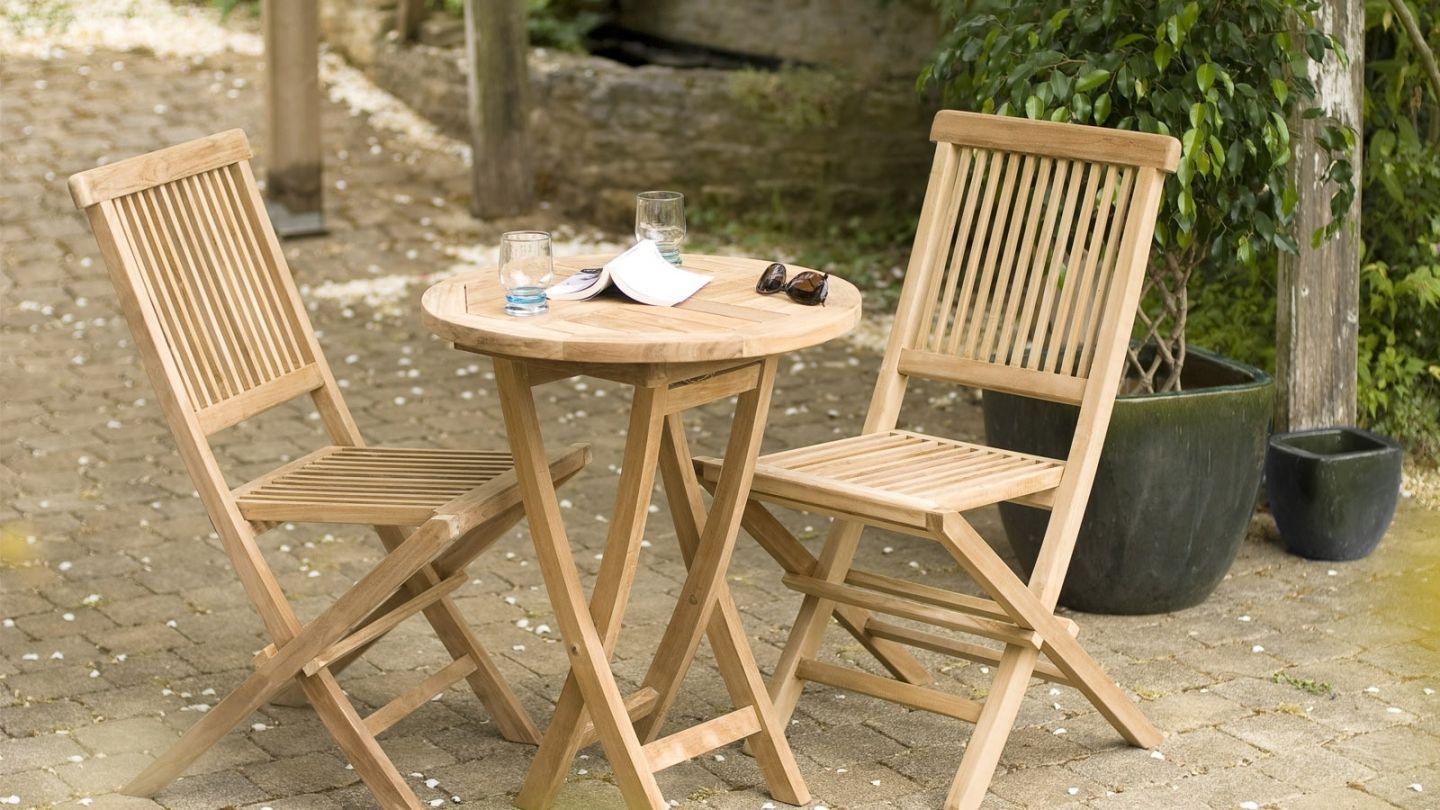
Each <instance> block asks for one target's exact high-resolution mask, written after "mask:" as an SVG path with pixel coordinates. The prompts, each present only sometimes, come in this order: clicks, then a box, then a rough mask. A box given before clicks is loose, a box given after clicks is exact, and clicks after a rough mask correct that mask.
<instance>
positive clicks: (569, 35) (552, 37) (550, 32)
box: [438, 0, 605, 52]
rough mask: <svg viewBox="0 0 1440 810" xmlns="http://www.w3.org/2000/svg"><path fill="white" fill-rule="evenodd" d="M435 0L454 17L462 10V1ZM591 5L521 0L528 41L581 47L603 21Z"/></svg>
mask: <svg viewBox="0 0 1440 810" xmlns="http://www.w3.org/2000/svg"><path fill="white" fill-rule="evenodd" d="M438 2H439V4H440V6H441V7H442V8H444V9H445V10H446V11H447V12H449V13H451V14H453V15H455V16H457V17H458V16H461V15H462V14H464V13H465V0H438ZM478 2H489V0H478ZM595 5H596V3H594V2H587V0H525V6H526V12H527V13H526V17H525V20H526V26H527V28H528V30H529V33H530V44H531V45H535V46H538V47H543V48H556V49H558V50H562V51H576V52H578V51H583V50H585V37H586V36H587V35H589V33H590V32H591V31H593V30H594V29H595V27H596V26H598V25H599V24H600V23H602V22H604V21H605V16H604V15H603V14H601V13H599V12H597V11H595V10H594V9H593V8H591V6H595Z"/></svg>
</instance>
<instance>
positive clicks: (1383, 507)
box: [1265, 427, 1401, 560]
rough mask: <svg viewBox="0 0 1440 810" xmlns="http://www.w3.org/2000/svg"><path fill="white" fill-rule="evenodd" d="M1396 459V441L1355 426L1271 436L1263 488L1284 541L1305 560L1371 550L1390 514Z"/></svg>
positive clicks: (1396, 494) (1346, 556) (1352, 556)
mask: <svg viewBox="0 0 1440 810" xmlns="http://www.w3.org/2000/svg"><path fill="white" fill-rule="evenodd" d="M1400 457H1401V452H1400V445H1398V444H1396V443H1395V442H1394V441H1392V440H1391V439H1388V438H1386V437H1384V436H1378V435H1376V434H1374V433H1371V432H1369V431H1368V430H1360V429H1359V428H1351V427H1341V428H1322V429H1320V430H1302V431H1297V432H1295V433H1277V434H1275V435H1274V436H1271V437H1270V448H1269V450H1267V451H1266V453H1265V488H1266V491H1267V492H1268V493H1269V495H1270V511H1271V512H1272V513H1273V514H1274V515H1275V525H1276V527H1277V528H1278V529H1279V530H1280V539H1282V540H1284V541H1285V547H1286V548H1287V549H1289V550H1290V553H1292V554H1298V555H1300V556H1301V557H1308V558H1310V559H1312V560H1358V559H1360V558H1361V557H1364V556H1366V555H1367V554H1369V553H1370V552H1372V551H1374V550H1375V546H1377V545H1379V543H1380V538H1381V537H1384V536H1385V530H1386V529H1388V528H1390V520H1391V518H1393V517H1395V502H1396V499H1397V498H1398V497H1399V495H1400Z"/></svg>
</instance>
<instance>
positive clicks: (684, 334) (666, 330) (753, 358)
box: [421, 254, 860, 810]
mask: <svg viewBox="0 0 1440 810" xmlns="http://www.w3.org/2000/svg"><path fill="white" fill-rule="evenodd" d="M606 258H607V257H595V256H591V257H577V258H571V259H560V260H557V261H556V266H557V270H558V271H559V272H560V273H562V274H563V273H565V272H566V271H574V270H577V269H579V268H581V267H585V266H595V265H596V264H598V263H601V262H603V261H605V260H606ZM766 264H767V262H765V261H762V260H757V259H743V258H733V257H711V256H698V255H688V254H687V255H686V256H685V257H684V266H685V267H686V268H689V269H694V270H699V271H702V272H707V273H711V274H713V276H714V280H713V281H711V282H710V284H708V285H707V286H706V287H704V288H703V289H702V290H701V291H700V292H699V293H697V294H696V295H695V296H693V297H692V298H691V299H689V300H687V301H685V302H684V303H682V304H680V305H679V306H677V307H674V308H661V307H649V306H644V305H640V304H635V303H631V302H629V301H626V300H624V299H622V298H618V297H611V296H610V295H608V294H607V295H602V296H601V297H599V298H597V299H594V300H591V301H557V302H551V304H550V312H548V313H546V314H544V315H539V316H534V317H530V318H514V317H511V316H508V315H505V314H504V313H503V312H502V307H503V302H504V294H503V290H502V289H501V288H500V284H499V279H498V277H497V275H496V272H495V270H494V269H493V268H492V269H487V270H481V271H478V272H474V273H467V274H463V275H459V276H455V277H453V278H450V279H448V280H445V281H442V282H440V283H439V284H437V285H435V286H434V287H431V288H430V289H429V290H428V291H426V293H425V296H424V298H423V300H422V303H421V307H422V309H423V311H424V319H425V323H426V325H427V327H429V328H430V329H431V330H432V331H433V332H435V333H436V334H438V335H440V336H441V337H443V338H446V339H448V340H450V341H452V342H453V343H454V344H455V346H456V348H460V349H465V350H467V351H472V352H477V353H480V354H485V355H489V356H491V357H492V358H493V360H494V364H495V377H496V382H497V385H498V387H499V393H500V401H501V407H502V410H503V413H504V418H505V426H506V430H507V432H508V434H509V440H510V446H511V449H512V452H513V455H514V457H515V470H516V473H517V475H518V476H519V479H520V485H521V492H522V495H523V499H524V503H525V510H526V513H527V515H528V517H529V522H530V532H531V536H532V538H533V540H534V543H535V551H536V554H537V556H538V558H539V562H540V567H541V571H542V572H543V574H544V577H545V585H546V588H547V590H548V591H549V596H550V602H551V605H552V606H553V607H554V610H555V614H556V622H557V624H558V625H559V626H560V634H561V637H562V638H563V640H564V644H565V650H566V653H567V654H568V655H569V658H570V664H571V670H570V675H569V677H568V678H567V679H566V681H565V686H564V688H563V689H562V691H561V694H560V699H559V702H558V703H557V705H556V708H555V714H554V716H553V718H552V719H551V721H550V726H549V728H548V730H547V731H546V733H545V737H544V740H543V741H542V742H541V745H540V750H539V752H538V754H537V755H536V758H535V761H534V763H533V764H532V765H531V767H530V772H529V773H528V775H527V776H526V778H525V783H524V786H523V787H522V788H521V790H520V793H519V795H518V796H517V798H516V802H515V803H516V805H518V806H519V807H522V808H526V809H527V810H540V808H547V807H550V806H551V805H552V804H553V803H554V799H555V796H556V793H557V792H558V791H559V789H560V787H561V785H562V784H563V783H564V781H565V775H566V773H567V772H568V771H569V768H570V764H571V762H572V761H573V759H574V757H575V755H576V753H577V752H578V751H579V749H580V748H581V747H583V746H585V745H588V744H590V743H592V742H594V741H596V740H597V739H598V740H599V741H600V743H601V744H602V746H603V747H604V749H605V753H606V754H607V756H608V757H609V760H610V763H611V766H612V767H613V768H614V772H615V779H616V782H617V784H618V785H619V787H620V791H621V793H622V794H623V795H624V798H625V802H626V804H627V805H628V806H630V807H650V808H656V809H657V810H658V809H659V808H664V807H666V806H667V805H666V803H665V799H664V797H663V796H662V795H661V793H660V788H659V786H658V784H657V783H656V780H655V773H656V772H658V771H660V770H663V769H665V768H667V767H670V766H671V765H675V764H677V763H680V762H683V761H685V760H687V759H691V758H693V757H696V756H699V755H700V754H703V753H705V752H707V751H711V750H714V749H715V748H718V747H720V746H722V745H726V744H728V743H731V742H734V741H736V740H740V739H747V738H748V739H749V741H750V744H751V747H752V750H753V751H754V753H755V758H756V761H757V763H758V764H759V766H760V770H761V772H762V773H763V775H764V777H765V781H766V782H767V784H768V785H769V787H770V793H771V795H772V796H773V797H774V798H776V799H778V800H780V801H783V802H787V803H789V804H804V803H806V802H807V801H809V791H808V789H807V788H806V786H805V782H804V780H803V779H802V778H801V776H800V773H799V771H798V769H797V768H796V764H795V759H794V756H793V755H792V754H791V752H790V747H789V745H788V743H787V742H786V740H785V729H784V727H783V726H782V725H781V724H780V723H778V722H777V721H776V719H775V715H774V711H773V707H772V705H771V702H770V697H769V695H768V694H767V692H766V691H765V684H764V682H763V681H762V680H761V676H760V673H759V671H758V670H757V668H756V666H755V659H754V657H753V655H752V654H751V651H750V645H749V643H748V642H747V641H746V639H745V631H744V628H743V627H742V626H741V623H740V616H739V612H738V611H737V610H736V607H735V604H734V602H733V600H732V599H731V597H730V592H729V589H728V588H727V587H726V585H725V571H726V569H727V567H728V565H729V562H730V555H731V552H732V550H733V549H734V546H735V538H736V535H737V533H738V531H739V528H740V518H741V514H742V513H743V511H744V509H745V502H746V497H747V495H748V493H749V490H750V481H751V477H752V475H753V473H754V466H755V459H756V456H757V455H758V453H759V450H760V441H761V437H762V435H763V433H764V427H765V417H766V412H767V410H768V409H769V406H770V396H771V392H772V390H773V386H774V380H775V368H776V363H777V361H778V357H779V355H782V354H784V353H786V352H789V351H793V350H796V349H801V348H805V347H807V346H814V345H816V344H819V343H822V342H824V341H826V340H829V339H831V338H834V337H837V336H839V335H842V334H844V333H845V332H847V331H849V330H850V329H851V328H852V327H854V325H855V324H856V323H857V322H858V321H859V319H860V294H859V292H858V291H857V290H856V289H855V287H854V286H853V285H851V284H849V283H848V282H846V281H844V280H842V279H838V278H833V277H832V278H831V279H830V296H829V300H828V301H827V302H826V305H825V306H802V305H800V304H797V303H794V302H792V301H790V300H789V299H788V298H787V297H786V296H785V295H784V294H780V295H774V296H761V295H759V294H757V293H756V292H755V291H754V287H755V282H756V280H757V279H758V278H759V276H760V273H761V271H763V270H764V268H765V266H766ZM802 269H804V268H795V267H792V268H791V271H792V272H798V271H800V270H802ZM576 375H587V376H593V377H599V378H602V379H607V380H613V381H615V382H621V383H628V384H630V385H633V386H634V397H633V400H632V402H631V411H630V422H629V432H628V433H627V435H626V443H625V455H624V462H623V467H622V469H621V474H620V482H619V486H618V492H617V495H616V501H615V512H614V516H613V517H612V519H611V521H610V523H609V534H608V537H607V540H606V545H605V553H604V557H603V561H602V562H601V565H600V571H599V574H598V577H597V579H596V583H595V588H594V593H593V594H592V597H591V599H590V601H589V603H588V605H587V603H586V600H585V596H584V593H583V591H582V590H581V587H580V576H579V571H578V569H577V568H576V565H575V560H574V558H573V557H572V550H571V547H570V544H569V541H568V539H567V538H566V534H565V527H564V525H563V524H562V521H561V518H560V508H559V504H558V502H557V500H556V497H555V489H554V486H553V484H552V483H551V480H550V476H549V473H548V467H547V466H546V461H545V458H546V456H545V448H544V443H543V439H542V437H541V434H540V423H539V420H538V418H537V416H536V412H535V402H534V398H533V395H532V392H531V388H532V387H533V386H535V385H539V384H541V383H545V382H550V381H553V380H558V379H563V378H566V377H572V376H576ZM732 396H734V397H738V401H737V405H736V408H735V415H734V418H733V421H732V423H731V431H730V438H729V442H728V445H727V447H726V451H725V459H726V463H725V465H724V469H723V471H722V472H721V475H720V478H719V481H718V483H717V484H716V486H715V488H714V490H713V492H714V499H713V504H712V507H711V509H710V510H709V512H708V514H707V513H706V511H705V509H704V505H703V501H702V499H701V494H700V486H699V484H698V482H697V480H696V476H695V472H694V468H693V466H692V464H691V459H690V450H689V446H688V444H687V442H686V438H685V429H684V426H683V424H682V423H681V413H682V412H683V411H685V410H686V409H688V408H693V407H695V406H697V405H703V404H705V403H709V402H714V401H716V400H720V399H725V398H728V397H732ZM656 469H659V470H660V472H661V477H662V479H663V481H664V485H665V491H666V495H667V500H668V501H669V503H670V509H671V513H672V516H673V518H674V522H675V534H676V536H677V539H678V540H679V543H680V548H681V553H682V555H683V557H684V559H685V563H686V565H687V566H688V569H689V573H688V575H687V577H686V580H685V584H684V587H683V588H682V589H681V592H680V597H679V599H678V601H677V604H676V606H675V610H674V613H673V615H672V616H671V620H670V623H669V625H668V626H667V628H666V630H665V633H664V636H663V637H662V638H661V639H659V641H658V644H657V645H656V648H655V649H656V654H655V657H654V660H653V661H652V662H651V665H650V668H649V671H648V673H647V674H646V676H645V679H644V681H643V684H642V686H641V687H640V689H638V690H637V691H636V692H634V693H633V694H630V695H628V696H627V695H622V694H621V693H620V690H619V688H618V687H617V685H616V682H615V677H614V675H613V673H612V672H611V669H610V664H609V660H610V656H611V655H612V654H613V652H614V649H615V643H616V639H617V638H618V636H619V633H620V625H621V621H622V618H623V616H624V613H625V606H626V603H627V601H628V600H629V597H630V588H631V584H632V583H633V581H634V576H635V569H636V566H637V563H638V555H639V551H640V542H641V539H642V538H643V535H644V530H645V518H646V515H647V513H648V510H649V505H650V494H651V490H652V488H653V486H654V481H655V471H656ZM707 632H708V635H709V639H710V644H711V647H712V648H713V650H714V653H715V661H716V664H717V666H718V668H719V670H720V674H721V676H722V678H723V679H724V681H725V686H726V688H727V690H728V691H729V694H730V699H731V702H732V703H733V705H734V706H735V709H734V710H733V711H731V712H729V713H727V714H724V715H721V716H719V717H716V718H714V719H711V720H708V721H705V722H703V723H700V724H698V725H695V726H692V727H690V728H688V729H685V730H683V731H679V732H675V733H672V734H670V735H668V736H665V737H661V736H659V732H660V730H661V727H662V725H663V724H664V721H665V717H666V715H667V713H668V712H669V709H670V708H671V706H672V705H673V703H674V701H675V697H676V693H677V691H678V689H679V686H680V683H681V682H682V681H683V680H684V677H685V673H686V671H687V669H688V668H689V666H690V662H691V660H692V659H693V658H694V655H695V652H696V649H697V648H698V646H699V644H700V637H701V636H702V635H704V634H706V633H707Z"/></svg>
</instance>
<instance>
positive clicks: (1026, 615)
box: [933, 514, 1164, 748]
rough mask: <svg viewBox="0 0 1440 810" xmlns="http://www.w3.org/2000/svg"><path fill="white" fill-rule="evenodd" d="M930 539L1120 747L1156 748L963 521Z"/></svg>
mask: <svg viewBox="0 0 1440 810" xmlns="http://www.w3.org/2000/svg"><path fill="white" fill-rule="evenodd" d="M933 536H934V537H935V539H936V540H938V541H940V543H941V544H942V545H944V546H945V547H946V549H947V550H948V551H949V552H950V555H951V556H952V557H954V558H955V561H956V562H958V563H959V564H960V566H961V568H963V569H964V570H965V572H966V573H967V574H969V575H970V576H971V578H973V579H974V580H975V581H976V582H978V583H979V584H980V586H981V587H982V588H984V589H985V590H986V591H987V592H988V593H989V594H990V595H991V596H992V597H993V598H994V599H995V601H996V602H998V603H999V604H1000V605H1001V606H1002V607H1004V608H1005V610H1006V612H1007V613H1009V614H1010V615H1011V617H1012V618H1013V619H1014V620H1015V621H1016V622H1017V623H1019V624H1021V625H1024V626H1029V627H1032V628H1034V629H1035V630H1036V631H1037V632H1039V633H1040V636H1041V638H1042V639H1043V640H1044V644H1043V647H1042V649H1043V650H1044V651H1045V655H1046V656H1047V657H1048V658H1049V659H1050V662H1051V663H1053V664H1054V665H1055V666H1056V668H1057V669H1059V670H1060V671H1061V672H1063V673H1065V676H1066V677H1067V678H1069V679H1070V682H1071V683H1072V684H1074V685H1075V686H1076V688H1078V689H1079V690H1080V691H1081V692H1082V693H1083V694H1084V695H1085V697H1086V698H1088V699H1089V700H1090V702H1091V703H1092V704H1094V706H1095V708H1096V709H1097V710H1098V711H1099V712H1100V713H1101V714H1102V715H1104V717H1105V719H1106V720H1109V721H1110V724H1111V725H1112V726H1114V727H1115V730H1116V731H1118V732H1120V736H1122V737H1124V738H1125V741H1126V742H1128V743H1130V744H1131V745H1133V746H1135V747H1137V748H1154V747H1155V746H1157V745H1159V744H1160V743H1161V741H1162V740H1163V739H1164V736H1163V735H1162V734H1161V733H1160V731H1159V729H1157V728H1155V726H1154V725H1153V724H1152V723H1151V722H1150V720H1149V719H1148V718H1146V717H1145V714H1144V713H1143V712H1141V711H1140V708H1139V707H1138V706H1136V705H1135V703H1134V701H1132V700H1131V699H1130V697H1129V696H1128V695H1126V694H1125V692H1124V691H1123V690H1122V689H1121V688H1120V687H1119V686H1118V685H1117V684H1116V683H1115V681H1114V680H1113V679H1111V677H1110V676H1109V675H1107V674H1106V673H1105V670H1104V669H1102V668H1101V667H1100V664H1099V663H1097V662H1096V661H1095V659H1094V658H1092V657H1091V656H1090V653H1088V652H1086V650H1085V648H1084V647H1083V646H1081V644H1080V642H1079V641H1076V640H1075V638H1074V637H1073V636H1071V635H1070V633H1069V632H1067V631H1066V629H1065V627H1064V625H1062V624H1060V622H1059V620H1057V619H1056V618H1055V614H1054V612H1053V608H1052V607H1051V606H1047V605H1046V604H1045V603H1043V602H1041V601H1040V598H1039V597H1037V596H1036V595H1035V593H1034V592H1033V591H1031V590H1030V588H1029V587H1028V586H1027V585H1026V584H1025V583H1024V582H1022V581H1020V578H1019V577H1017V576H1015V572H1013V571H1011V570H1010V566H1008V565H1006V564H1005V561H1004V560H1002V559H1000V557H999V555H997V554H996V553H995V552H994V550H993V549H991V548H990V545H989V544H988V543H986V542H985V538H983V537H981V536H980V535H979V533H978V532H976V531H975V529H974V528H973V527H972V526H971V525H970V524H969V523H967V522H966V521H965V519H964V518H962V517H960V516H959V515H956V514H950V515H946V516H945V520H944V524H943V526H942V527H941V528H940V530H939V531H937V532H935V533H934V535H933Z"/></svg>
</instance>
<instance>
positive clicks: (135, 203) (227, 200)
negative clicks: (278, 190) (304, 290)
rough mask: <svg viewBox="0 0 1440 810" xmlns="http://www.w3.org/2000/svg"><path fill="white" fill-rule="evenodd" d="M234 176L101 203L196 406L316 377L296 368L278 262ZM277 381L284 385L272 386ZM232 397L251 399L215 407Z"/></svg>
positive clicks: (227, 171) (212, 175)
mask: <svg viewBox="0 0 1440 810" xmlns="http://www.w3.org/2000/svg"><path fill="white" fill-rule="evenodd" d="M243 182H244V181H243V178H242V177H240V176H239V172H238V168H237V167H236V166H235V165H233V164H232V165H229V166H221V167H217V168H213V169H209V170H206V171H203V172H199V173H196V174H190V175H187V176H185V177H180V178H177V179H174V180H171V181H169V182H165V183H160V184H157V185H155V186H152V187H149V188H142V189H139V190H135V191H131V192H130V193H128V194H125V195H122V196H118V197H115V198H112V199H111V200H108V201H106V202H103V203H100V204H101V205H111V206H114V210H115V213H116V219H117V220H118V221H119V223H120V224H121V230H122V232H121V233H120V234H117V237H118V238H119V239H121V240H122V241H123V242H124V245H123V250H122V252H128V254H129V256H130V257H131V258H132V259H133V261H134V263H135V266H136V269H137V270H138V271H139V276H140V278H141V279H142V280H143V282H144V288H145V289H144V293H145V295H146V296H147V297H148V298H149V300H150V303H151V305H152V308H153V312H154V313H155V315H156V317H157V320H158V324H157V325H158V327H159V329H160V331H161V333H162V334H163V336H164V345H165V347H166V348H167V349H168V350H169V351H170V353H171V355H172V359H173V360H174V363H175V368H176V369H177V371H178V373H179V377H180V380H179V382H180V384H181V386H182V387H183V388H184V390H185V393H186V395H187V397H188V399H189V402H190V405H191V407H192V409H193V410H194V411H196V412H205V411H210V412H212V413H217V412H223V413H232V412H233V413H240V412H251V413H253V412H254V410H253V404H254V399H255V398H254V397H253V396H247V395H250V394H251V393H252V392H256V391H274V392H275V393H277V394H279V393H281V392H286V391H291V390H292V389H293V388H294V386H293V382H294V381H296V380H300V379H304V380H319V379H320V378H319V377H318V376H315V375H311V374H297V372H301V371H302V370H304V369H306V368H307V367H309V366H311V365H313V364H314V362H315V358H314V356H313V353H312V351H311V346H310V343H309V341H308V340H307V339H306V336H305V332H304V329H303V326H302V325H301V323H300V320H299V319H300V318H301V317H302V315H301V314H300V313H298V312H297V311H296V304H295V302H294V301H292V300H291V299H290V297H289V295H288V290H287V289H286V287H285V285H284V284H283V283H282V282H281V280H280V278H279V276H278V273H279V272H280V271H281V269H282V268H281V267H280V266H279V265H278V263H277V262H276V260H275V257H274V256H273V255H271V253H270V251H268V250H267V249H266V246H265V244H264V242H262V239H261V235H260V234H257V233H256V229H255V227H254V226H253V220H254V213H255V212H253V211H249V210H247V209H248V208H250V207H251V205H252V203H251V200H250V199H249V198H248V197H247V196H245V195H242V194H241V193H240V189H241V188H242V184H243ZM281 379H285V380H286V381H287V383H292V384H287V385H281V386H276V385H272V383H275V382H276V381H277V380H281ZM312 388H313V387H312ZM304 390H312V389H304ZM304 390H302V391H301V393H304ZM237 397H246V398H247V400H250V405H248V406H247V407H243V408H239V409H227V408H224V407H223V406H224V405H226V403H228V402H229V401H230V400H232V399H235V398H237ZM272 404H278V402H277V403H272ZM225 421H227V420H224V419H220V420H215V421H214V422H213V425H214V426H218V427H223V426H227V425H224V424H223V423H224V422H225ZM218 427H215V429H218Z"/></svg>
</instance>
